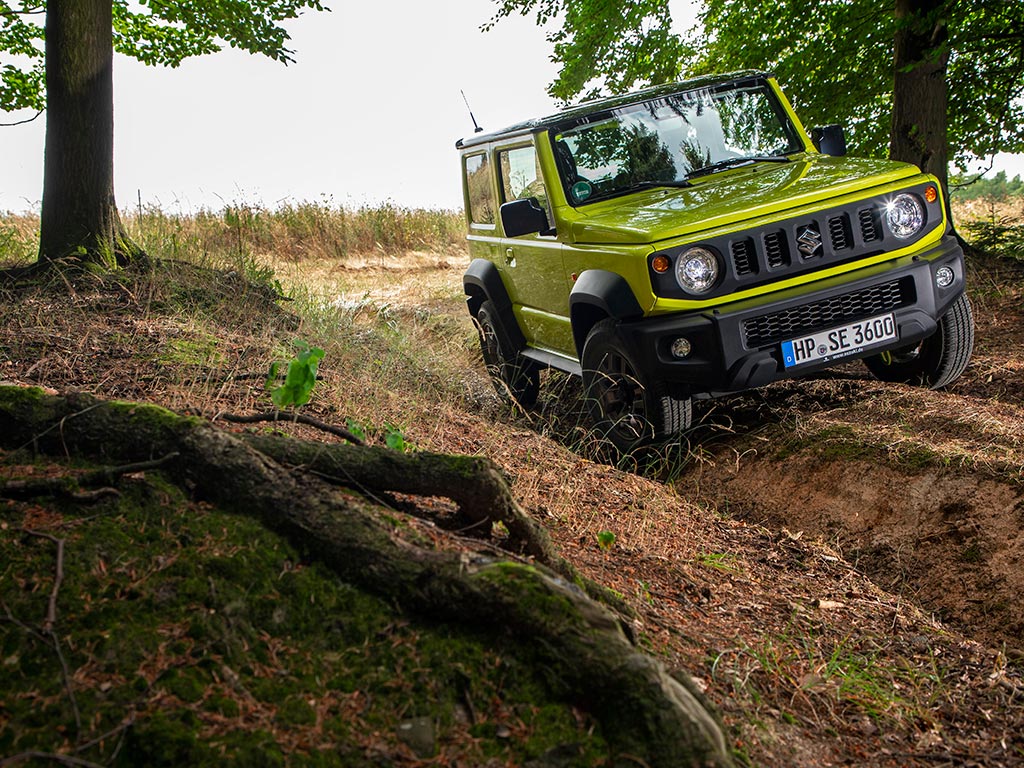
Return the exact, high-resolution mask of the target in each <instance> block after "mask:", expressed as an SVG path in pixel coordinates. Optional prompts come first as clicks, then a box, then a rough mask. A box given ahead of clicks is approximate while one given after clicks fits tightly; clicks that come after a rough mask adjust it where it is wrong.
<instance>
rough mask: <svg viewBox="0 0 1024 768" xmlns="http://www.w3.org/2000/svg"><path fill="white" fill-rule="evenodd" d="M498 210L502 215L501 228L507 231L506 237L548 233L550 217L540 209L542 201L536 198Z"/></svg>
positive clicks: (508, 204)
mask: <svg viewBox="0 0 1024 768" xmlns="http://www.w3.org/2000/svg"><path fill="white" fill-rule="evenodd" d="M498 210H499V213H500V214H501V228H502V229H503V230H504V231H505V237H519V236H520V235H532V234H535V233H537V232H547V231H548V215H547V214H546V213H544V209H543V208H541V207H540V201H538V200H537V198H536V197H528V198H526V199H525V200H513V201H512V202H511V203H504V204H503V205H502V206H501V208H500V209H498Z"/></svg>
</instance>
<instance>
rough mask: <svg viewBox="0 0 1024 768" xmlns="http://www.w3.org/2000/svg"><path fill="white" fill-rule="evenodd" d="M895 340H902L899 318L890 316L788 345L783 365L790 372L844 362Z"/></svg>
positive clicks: (786, 342)
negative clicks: (800, 367) (846, 358)
mask: <svg viewBox="0 0 1024 768" xmlns="http://www.w3.org/2000/svg"><path fill="white" fill-rule="evenodd" d="M895 338H898V336H897V333H896V318H895V317H893V314H892V313H891V312H890V313H889V314H887V315H878V316H877V317H869V318H868V319H867V320H859V321H857V322H856V323H850V324H849V325H843V326H840V327H838V328H830V329H829V330H827V331H818V333H813V334H810V335H809V336H802V337H800V338H798V339H791V340H790V341H784V342H782V363H783V365H784V366H785V367H786V368H795V367H797V366H800V365H808V364H809V363H821V362H828V361H830V360H840V359H842V358H844V357H849V356H850V355H856V354H857V353H858V352H861V351H862V350H864V349H867V348H868V347H873V346H875V345H877V344H881V343H882V342H885V341H890V340H892V339H895Z"/></svg>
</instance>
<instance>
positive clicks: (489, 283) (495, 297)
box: [462, 259, 526, 350]
mask: <svg viewBox="0 0 1024 768" xmlns="http://www.w3.org/2000/svg"><path fill="white" fill-rule="evenodd" d="M462 289H463V291H464V292H465V294H466V305H467V306H468V307H469V314H470V316H472V317H474V318H475V317H476V313H477V312H478V311H479V309H480V305H481V304H483V303H484V302H485V301H490V302H491V303H492V304H493V305H494V309H495V311H496V312H497V314H498V316H497V317H496V318H494V319H495V321H496V322H499V323H501V327H502V330H504V331H505V336H506V338H507V339H508V340H509V341H510V342H511V343H512V344H513V346H515V348H516V349H517V350H518V349H523V348H524V347H525V346H526V337H525V336H523V332H522V331H521V330H520V329H519V323H517V322H516V316H515V314H514V313H513V312H512V299H511V298H509V295H508V291H507V290H506V289H505V283H503V282H502V280H501V272H499V271H498V268H497V267H496V266H494V264H493V263H492V262H490V261H488V260H487V259H473V260H472V261H471V262H470V263H469V268H468V269H467V270H466V271H465V273H464V274H463V275H462Z"/></svg>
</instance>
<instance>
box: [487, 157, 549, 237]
mask: <svg viewBox="0 0 1024 768" xmlns="http://www.w3.org/2000/svg"><path fill="white" fill-rule="evenodd" d="M498 163H499V167H500V168H501V187H502V193H503V194H502V197H503V202H506V203H508V202H511V201H512V200H522V199H524V198H527V197H536V198H537V200H538V201H539V202H540V205H541V208H543V209H544V211H545V212H546V213H547V215H548V225H549V226H553V222H554V219H553V218H552V216H551V207H550V206H549V205H548V193H547V190H546V189H545V188H544V176H543V175H542V174H541V170H540V162H539V161H538V159H537V150H536V149H534V148H533V147H516V148H515V149H503V150H501V151H499V152H498Z"/></svg>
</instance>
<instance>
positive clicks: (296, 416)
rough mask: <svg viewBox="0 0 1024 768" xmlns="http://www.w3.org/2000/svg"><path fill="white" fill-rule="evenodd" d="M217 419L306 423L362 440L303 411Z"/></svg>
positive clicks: (354, 440)
mask: <svg viewBox="0 0 1024 768" xmlns="http://www.w3.org/2000/svg"><path fill="white" fill-rule="evenodd" d="M217 419H223V420H224V421H229V422H231V423H232V424H257V423H259V422H264V421H291V422H297V423H299V424H306V425H307V426H310V427H316V428H317V429H319V430H320V431H321V432H328V433H330V434H332V435H335V436H337V437H340V438H342V439H343V440H348V441H349V442H350V443H352V444H353V445H362V444H363V441H362V440H360V439H359V438H358V437H356V436H355V435H353V434H352V433H351V432H349V431H348V430H347V429H345V428H344V427H338V426H335V425H333V424H328V423H327V422H325V421H320V419H315V418H313V417H312V416H307V415H306V414H304V413H290V414H289V413H282V412H281V411H267V412H266V413H254V414H251V415H249V416H236V415H235V414H233V413H219V414H217V415H216V416H215V417H214V419H213V420H214V421H216V420H217Z"/></svg>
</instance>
